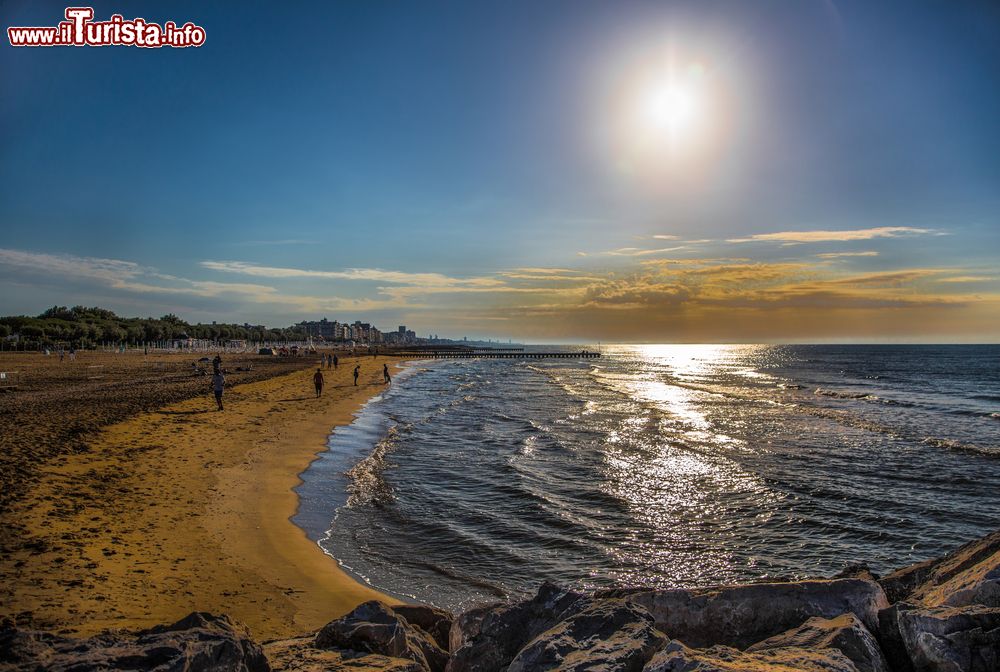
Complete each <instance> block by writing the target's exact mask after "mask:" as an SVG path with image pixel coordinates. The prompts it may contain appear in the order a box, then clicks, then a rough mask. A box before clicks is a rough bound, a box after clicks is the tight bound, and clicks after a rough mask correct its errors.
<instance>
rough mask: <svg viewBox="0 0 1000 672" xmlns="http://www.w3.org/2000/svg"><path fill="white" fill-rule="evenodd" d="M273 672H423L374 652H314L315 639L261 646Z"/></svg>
mask: <svg viewBox="0 0 1000 672" xmlns="http://www.w3.org/2000/svg"><path fill="white" fill-rule="evenodd" d="M264 653H265V654H266V655H267V659H268V661H269V662H270V663H271V670H272V672H334V671H341V670H342V671H343V672H348V671H350V670H357V672H374V671H375V670H378V672H424V669H425V668H423V667H421V665H420V664H419V663H418V662H416V661H415V660H410V659H409V658H390V657H389V656H383V655H381V654H377V653H364V654H357V653H351V652H347V651H338V650H336V649H317V648H316V646H315V637H296V638H293V639H282V640H276V641H273V642H268V643H266V644H264Z"/></svg>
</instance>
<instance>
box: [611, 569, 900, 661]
mask: <svg viewBox="0 0 1000 672" xmlns="http://www.w3.org/2000/svg"><path fill="white" fill-rule="evenodd" d="M629 599H631V600H632V601H634V602H635V603H636V604H638V605H640V606H642V607H644V608H645V609H646V610H647V611H649V613H651V614H652V615H653V618H655V619H656V627H657V628H658V629H659V630H661V631H662V632H664V633H666V634H667V635H669V636H670V637H672V638H673V639H676V640H679V641H682V642H684V643H685V644H687V645H688V646H693V647H696V648H704V647H709V646H714V645H716V644H721V645H725V646H731V647H736V648H739V649H743V648H746V647H748V646H750V645H751V644H754V643H756V642H759V641H761V640H764V639H767V638H768V637H773V636H774V635H777V634H779V633H782V632H784V631H786V630H790V629H791V628H795V627H798V626H799V625H801V624H802V623H804V622H805V621H807V620H809V619H810V618H813V617H817V616H818V617H821V618H836V617H837V616H840V615H842V614H847V613H853V614H854V615H856V616H857V617H858V618H859V619H860V620H861V622H862V623H864V624H865V626H866V627H867V628H868V629H869V630H875V628H876V627H877V625H878V612H879V610H880V609H883V608H885V607H887V606H888V602H887V601H886V599H885V593H883V592H882V588H881V587H880V586H879V585H878V584H877V583H875V582H873V581H868V580H865V579H832V580H816V581H796V582H790V583H759V584H751V585H743V586H727V587H721V588H711V589H700V590H653V591H642V592H638V593H635V594H633V595H632V596H631V597H630V598H629Z"/></svg>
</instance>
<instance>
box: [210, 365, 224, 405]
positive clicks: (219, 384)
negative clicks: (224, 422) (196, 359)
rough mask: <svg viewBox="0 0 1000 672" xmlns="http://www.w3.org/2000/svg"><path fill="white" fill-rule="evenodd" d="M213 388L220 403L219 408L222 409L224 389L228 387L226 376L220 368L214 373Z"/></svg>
mask: <svg viewBox="0 0 1000 672" xmlns="http://www.w3.org/2000/svg"><path fill="white" fill-rule="evenodd" d="M212 389H213V390H214V391H215V403H217V404H218V405H219V410H220V411H221V410H222V391H223V390H224V389H226V377H225V376H224V375H222V371H220V370H219V369H216V370H215V373H213V374H212Z"/></svg>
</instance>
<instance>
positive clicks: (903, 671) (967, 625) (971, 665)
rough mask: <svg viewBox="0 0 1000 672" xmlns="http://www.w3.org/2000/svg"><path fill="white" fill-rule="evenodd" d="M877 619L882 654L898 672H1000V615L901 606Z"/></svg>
mask: <svg viewBox="0 0 1000 672" xmlns="http://www.w3.org/2000/svg"><path fill="white" fill-rule="evenodd" d="M879 617H880V618H881V628H880V631H879V638H880V640H881V643H882V647H883V651H884V652H885V655H886V657H887V658H888V659H889V661H890V663H891V664H892V666H893V669H894V670H896V671H897V672H909V671H911V670H917V671H923V670H935V671H936V670H941V671H947V672H996V671H997V670H1000V609H996V608H993V607H985V606H981V605H972V606H964V607H920V606H917V605H913V604H909V603H906V602H901V603H899V604H895V605H893V606H892V607H891V608H889V609H886V610H884V611H883V612H882V613H881V614H879Z"/></svg>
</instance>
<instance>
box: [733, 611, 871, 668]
mask: <svg viewBox="0 0 1000 672" xmlns="http://www.w3.org/2000/svg"><path fill="white" fill-rule="evenodd" d="M785 648H797V649H810V650H818V649H836V650H838V651H840V652H841V653H843V654H844V656H846V657H847V658H848V659H849V660H850V661H851V662H852V663H854V666H855V667H856V668H857V669H858V672H887V670H888V669H889V668H888V665H887V664H886V662H885V658H884V657H883V655H882V650H881V649H880V648H879V645H878V641H876V639H875V637H874V636H873V635H872V633H871V632H869V631H868V628H866V627H865V625H864V623H862V622H861V620H860V619H858V617H857V616H855V615H854V614H844V615H842V616H838V617H837V618H833V619H825V618H810V619H809V620H808V621H806V622H805V623H803V624H802V625H800V626H799V627H797V628H795V629H794V630H789V631H788V632H783V633H781V634H780V635H775V636H774V637H771V638H769V639H765V640H764V641H763V642H757V643H756V644H754V645H753V646H751V647H749V648H748V649H747V652H748V653H754V652H757V651H770V650H773V649H785Z"/></svg>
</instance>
